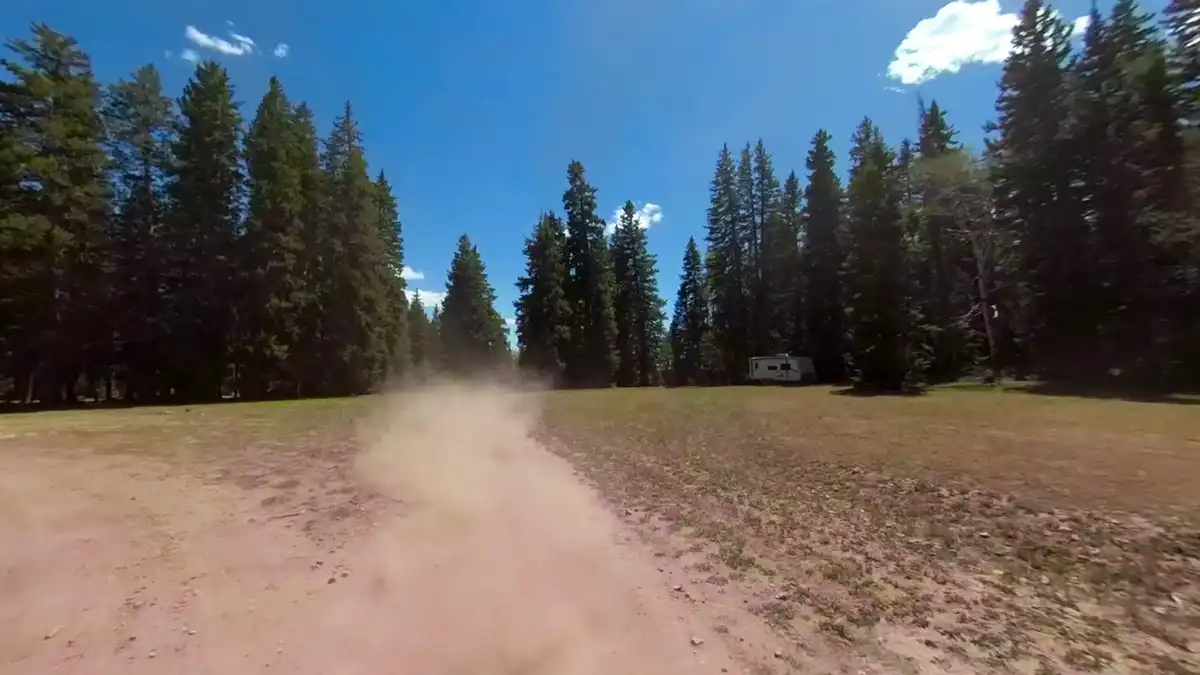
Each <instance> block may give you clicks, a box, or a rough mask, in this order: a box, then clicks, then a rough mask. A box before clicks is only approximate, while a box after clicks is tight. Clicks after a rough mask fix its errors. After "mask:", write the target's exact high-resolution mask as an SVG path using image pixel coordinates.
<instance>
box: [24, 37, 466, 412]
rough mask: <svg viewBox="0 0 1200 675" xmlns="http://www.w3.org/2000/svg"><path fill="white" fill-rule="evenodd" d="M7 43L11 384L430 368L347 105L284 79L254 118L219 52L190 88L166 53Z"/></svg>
mask: <svg viewBox="0 0 1200 675" xmlns="http://www.w3.org/2000/svg"><path fill="white" fill-rule="evenodd" d="M8 47H9V51H10V53H11V54H10V56H11V58H7V59H4V60H3V61H2V62H0V63H2V65H3V68H4V69H5V70H6V71H7V73H8V75H9V77H8V78H6V79H5V80H3V81H0V397H2V398H3V399H4V400H9V401H20V402H40V403H42V404H47V405H53V404H58V403H70V402H73V401H75V400H77V399H78V398H81V397H88V398H90V397H107V398H110V399H113V398H118V399H125V400H127V401H130V402H149V401H183V400H186V401H209V400H215V399H218V398H221V397H223V396H226V397H227V396H233V395H236V396H240V397H242V398H247V399H260V398H277V397H299V396H328V395H345V394H355V393H361V392H365V391H370V390H373V389H376V388H377V387H378V386H379V385H380V384H381V383H383V382H384V381H385V380H386V379H387V378H389V377H391V376H394V375H399V374H402V373H404V372H405V371H407V370H408V369H410V368H412V367H413V366H414V357H415V359H416V361H417V365H420V362H421V360H422V359H423V358H424V355H425V354H426V353H427V352H426V351H420V350H422V349H426V350H427V348H426V347H425V346H424V342H423V343H422V344H421V345H417V346H416V347H417V350H416V351H414V346H413V345H412V344H411V342H412V340H411V337H413V335H412V333H414V332H415V333H416V334H417V337H419V338H420V339H421V340H424V341H427V340H428V338H427V337H425V333H424V332H422V331H425V330H426V328H427V324H428V320H427V319H426V320H425V321H424V323H423V324H422V322H416V323H417V326H416V328H415V329H413V328H411V327H410V320H411V317H412V316H413V314H414V313H415V314H418V315H420V317H421V318H422V319H424V318H425V316H424V313H423V311H421V310H419V308H416V307H412V308H410V306H409V305H408V303H407V300H406V296H405V287H404V280H403V279H402V278H401V276H400V274H401V270H402V269H403V262H404V252H403V246H402V239H401V232H400V221H399V219H398V217H397V213H396V200H395V198H394V197H393V195H392V190H391V187H390V186H389V185H388V181H387V178H386V176H384V174H383V173H382V172H379V173H378V174H377V175H376V176H375V177H374V179H372V178H371V177H370V176H369V174H368V166H367V160H366V157H365V154H364V151H363V146H362V139H361V137H360V133H359V127H358V124H357V122H356V121H355V118H354V114H353V111H352V109H351V107H350V105H349V104H348V103H347V104H346V106H345V108H344V110H343V112H342V114H341V116H340V117H338V118H337V120H336V121H335V122H334V125H333V128H332V129H331V130H330V131H329V132H328V134H327V136H326V137H325V139H324V141H323V142H321V141H319V140H318V135H317V130H316V128H315V126H314V122H313V114H312V112H311V111H310V110H309V108H308V107H307V106H306V105H305V104H304V103H301V102H295V101H291V100H289V98H288V97H287V95H286V93H285V92H284V90H283V86H282V85H281V84H280V82H279V81H278V80H277V79H274V78H272V79H271V81H270V83H269V86H268V89H267V92H266V94H264V95H263V97H262V100H261V101H260V102H259V104H258V107H257V109H256V110H255V111H254V114H253V117H252V118H251V119H250V120H249V121H248V122H247V121H246V120H244V119H243V117H242V113H241V111H240V110H239V107H238V105H237V104H236V103H235V93H234V88H233V86H232V84H231V83H230V79H229V75H228V73H227V72H226V71H225V70H224V69H223V68H222V67H221V66H219V65H217V64H216V63H214V62H207V63H201V64H199V65H197V67H196V69H195V72H194V74H193V75H192V77H191V79H190V81H189V82H188V83H187V85H186V86H185V87H184V89H183V92H182V95H181V96H180V97H179V98H178V100H171V99H169V98H167V97H166V96H165V95H164V94H163V90H162V85H161V83H160V78H159V73H158V72H157V71H156V70H155V68H154V67H153V66H145V67H143V68H140V69H138V70H137V71H136V72H134V73H132V74H131V75H130V76H129V77H128V78H127V79H124V80H121V81H119V82H116V83H113V84H111V85H109V86H105V87H102V86H101V85H100V84H99V83H97V82H96V80H95V78H94V77H93V74H92V69H91V64H90V61H89V59H88V56H87V55H86V54H85V53H84V52H83V51H82V50H80V48H79V46H78V45H77V44H76V42H75V41H74V40H73V39H71V38H69V37H67V36H65V35H62V34H60V33H57V32H55V31H53V30H52V29H50V28H49V27H48V26H45V25H42V24H35V25H34V26H33V27H32V37H31V38H30V39H28V40H21V39H15V40H11V41H9V43H8ZM467 248H468V249H469V248H470V247H469V244H468V245H467ZM475 256H476V258H477V257H478V256H477V254H475ZM414 310H416V311H415V312H414ZM446 314H447V317H446V318H447V320H451V319H453V312H452V311H451V309H450V308H449V307H448V308H447V312H446Z"/></svg>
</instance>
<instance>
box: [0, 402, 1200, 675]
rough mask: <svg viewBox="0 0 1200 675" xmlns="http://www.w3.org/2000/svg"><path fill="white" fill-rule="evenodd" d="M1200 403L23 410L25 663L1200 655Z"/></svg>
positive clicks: (191, 666) (175, 669) (892, 664)
mask: <svg viewBox="0 0 1200 675" xmlns="http://www.w3.org/2000/svg"><path fill="white" fill-rule="evenodd" d="M1188 403H1189V401H1186V400H1184V401H1177V402H1164V403H1134V402H1125V401H1114V400H1099V399H1081V398H1072V397H1054V396H1042V395H1035V394H1031V393H1024V392H1016V391H1004V390H996V391H992V390H989V391H974V390H971V389H970V388H969V387H951V388H947V389H943V390H938V391H935V392H933V393H932V394H930V395H928V396H924V397H914V398H900V397H897V398H891V397H875V398H858V397H852V396H839V395H836V394H835V393H834V392H833V391H832V390H830V389H828V388H820V387H810V388H801V389H777V388H727V389H686V390H685V389H680V390H664V389H646V390H607V391H584V392H555V393H551V394H545V395H540V394H528V393H523V394H517V393H513V392H511V391H506V390H503V389H500V388H497V387H474V388H465V387H461V386H440V387H430V388H426V389H425V390H423V391H420V392H413V393H408V394H401V395H394V396H388V397H372V398H363V399H356V400H314V401H304V402H294V403H292V402H289V403H269V404H225V405H213V406H191V407H173V408H140V409H132V410H99V411H81V412H53V413H23V414H12V415H3V416H0V598H2V599H3V601H0V675H10V674H16V673H22V674H23V673H30V674H34V673H39V674H40V673H46V672H72V673H110V672H117V671H118V670H120V671H121V672H130V673H159V672H161V673H172V674H175V673H208V672H227V673H232V674H234V675H237V674H240V673H260V672H284V673H304V674H307V673H314V674H315V673H339V674H343V673H347V674H354V673H363V674H366V673H372V674H374V673H382V672H405V673H413V674H414V675H424V674H426V673H428V674H430V675H434V674H438V675H442V674H449V675H455V674H460V673H461V674H464V675H465V674H467V673H513V674H516V673H522V674H533V673H555V674H557V675H588V674H591V673H606V674H607V673H614V672H622V673H629V674H630V675H639V674H640V673H647V674H649V673H663V674H666V675H669V674H671V673H703V672H712V673H754V674H756V675H758V674H765V673H790V672H806V673H807V672H814V673H850V674H855V675H857V674H859V673H863V674H872V675H873V674H879V675H882V674H883V673H972V672H975V673H986V672H1018V673H1037V674H1038V675H1049V674H1051V673H1077V672H1078V673H1082V672H1092V671H1101V672H1129V673H1142V672H1144V673H1152V672H1153V673H1167V674H1179V673H1196V672H1200V408H1197V407H1195V406H1192V405H1188ZM564 459H565V460H567V461H563V460H564Z"/></svg>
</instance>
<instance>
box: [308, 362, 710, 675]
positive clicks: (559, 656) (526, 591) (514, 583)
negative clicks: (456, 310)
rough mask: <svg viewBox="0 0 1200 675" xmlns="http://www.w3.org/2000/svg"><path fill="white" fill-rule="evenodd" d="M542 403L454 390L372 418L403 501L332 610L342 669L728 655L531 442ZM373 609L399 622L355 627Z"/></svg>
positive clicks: (415, 397)
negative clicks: (354, 587)
mask: <svg viewBox="0 0 1200 675" xmlns="http://www.w3.org/2000/svg"><path fill="white" fill-rule="evenodd" d="M539 404H540V396H539V395H538V394H536V393H530V392H527V391H516V390H514V389H513V388H510V387H506V386H501V385H496V384H478V383H472V384H463V383H440V384H436V385H431V386H425V387H422V388H421V389H419V390H410V391H402V392H399V393H396V394H393V395H390V396H389V397H388V399H387V404H386V405H385V406H384V408H383V409H382V410H380V411H379V412H378V413H377V414H375V415H373V416H371V418H370V419H369V420H368V421H367V422H366V423H365V425H364V433H366V434H367V442H366V443H365V444H364V445H365V446H366V447H365V449H364V450H363V452H362V453H361V455H360V458H359V460H358V466H357V469H358V470H359V471H360V472H361V474H362V477H363V479H364V480H366V481H369V482H370V483H372V484H373V485H374V486H376V487H377V488H378V489H380V490H382V491H384V492H386V493H387V494H389V495H391V496H393V497H395V498H396V499H399V500H401V501H402V502H403V503H404V504H405V506H404V508H403V511H404V513H403V515H401V516H399V517H397V518H396V519H395V520H394V522H389V523H383V524H381V527H380V529H379V531H378V532H377V534H376V536H375V537H374V538H373V539H372V541H371V543H370V550H369V551H368V552H367V553H366V554H365V555H364V556H363V557H362V558H360V562H359V563H358V564H356V567H357V568H358V570H360V571H359V572H356V576H357V577H358V578H357V579H356V581H357V582H358V584H359V591H358V593H359V594H360V595H358V596H357V597H356V596H355V595H352V594H347V595H345V596H343V602H342V604H341V606H340V608H339V607H334V608H331V609H330V611H328V612H326V621H328V622H329V624H328V627H329V629H330V630H329V632H328V633H327V634H332V635H338V636H340V637H341V639H342V640H343V641H345V642H344V644H343V645H342V649H341V650H340V651H341V658H339V662H338V664H337V670H338V672H340V673H355V672H361V673H367V672H371V673H377V672H380V671H379V670H378V667H379V664H380V662H381V659H383V658H387V659H390V662H391V663H392V664H394V672H403V673H409V674H413V675H425V674H429V675H435V674H436V675H458V674H462V675H466V674H476V673H478V674H484V673H489V674H493V673H495V674H499V673H513V674H516V673H520V674H523V675H535V674H538V673H547V674H550V673H553V674H555V675H590V674H592V673H606V674H611V673H622V674H623V675H640V674H641V673H647V674H649V673H656V674H660V675H669V674H671V673H677V672H678V673H683V672H688V673H694V672H705V671H708V672H717V670H718V663H719V664H721V665H724V664H726V663H729V661H728V658H729V657H728V655H727V654H724V653H722V651H721V648H720V647H719V646H718V645H716V644H711V643H710V644H706V645H704V647H703V649H700V650H698V649H696V648H695V646H694V645H693V644H692V643H691V639H690V636H691V635H694V634H695V631H696V630H697V629H703V628H704V627H700V626H696V625H692V624H694V623H696V622H697V621H698V620H697V619H696V618H695V617H688V616H685V615H681V614H680V613H679V612H677V611H676V609H673V608H672V605H671V604H670V600H669V599H667V598H665V597H664V592H663V591H664V589H663V580H662V579H661V578H660V576H659V575H658V574H657V573H656V570H655V569H654V565H653V562H652V561H651V560H652V559H650V558H648V557H646V553H645V552H644V551H642V550H640V549H639V548H638V546H636V545H632V544H629V543H628V542H627V541H626V540H627V539H628V537H627V535H626V534H624V533H623V532H622V530H621V528H622V527H623V525H622V524H621V523H620V521H618V520H617V519H616V518H615V517H614V516H613V515H612V514H611V513H609V512H608V511H607V510H606V509H605V508H604V507H603V505H602V504H601V503H600V502H599V500H598V498H597V497H596V496H595V495H594V494H593V493H592V492H591V490H590V489H589V488H587V487H586V486H585V485H584V484H583V483H582V482H581V481H580V480H579V479H578V478H577V477H576V476H575V475H574V473H573V471H572V470H571V468H570V466H569V465H568V464H567V463H566V462H565V461H563V460H561V459H560V458H558V457H557V456H555V455H553V454H551V453H550V452H548V451H547V450H546V449H544V448H543V447H542V446H541V445H539V444H538V443H537V442H536V441H535V440H533V438H532V434H531V432H532V431H533V428H534V425H535V424H536V422H537V420H538V415H539V414H540V410H539V407H540V406H539ZM364 574H365V575H366V579H365V580H364V579H363V578H362V577H363V575H364ZM343 590H345V591H349V590H350V589H343ZM364 613H370V615H371V617H372V619H373V620H374V621H378V622H383V623H384V624H385V626H378V627H377V628H379V629H377V630H369V631H361V630H357V631H353V630H347V628H349V627H350V626H361V625H362V623H363V622H364V620H365V619H366V617H365V616H363V615H364ZM684 614H686V613H684ZM380 629H381V630H380ZM358 664H362V665H361V666H359V665H358ZM367 664H371V666H370V667H367ZM730 665H732V664H730ZM698 667H699V671H698V670H697V668H698ZM356 668H357V669H356ZM389 672H391V671H389Z"/></svg>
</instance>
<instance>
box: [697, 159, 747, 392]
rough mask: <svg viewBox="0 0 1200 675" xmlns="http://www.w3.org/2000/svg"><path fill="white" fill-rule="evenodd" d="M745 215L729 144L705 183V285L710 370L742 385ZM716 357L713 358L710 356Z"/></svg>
mask: <svg viewBox="0 0 1200 675" xmlns="http://www.w3.org/2000/svg"><path fill="white" fill-rule="evenodd" d="M743 222H744V214H743V209H742V206H741V198H740V196H739V190H738V179H737V168H736V166H735V164H734V160H733V155H732V154H731V153H730V152H729V148H728V146H725V147H723V148H721V153H720V155H719V156H718V158H717V168H716V170H715V171H714V173H713V179H712V183H711V184H710V186H709V208H708V229H707V233H706V235H705V239H706V241H707V244H708V252H707V260H706V270H705V271H706V284H707V286H708V295H709V301H710V302H711V303H712V310H711V350H710V356H711V359H710V361H709V362H708V364H707V367H708V368H709V369H711V372H712V376H713V378H714V382H715V383H720V384H740V383H741V382H743V381H744V380H745V373H746V364H747V363H748V359H749V357H750V356H751V354H750V344H749V335H750V330H749V319H750V314H749V311H748V309H747V304H748V302H747V301H748V299H749V298H750V294H749V292H748V288H747V273H746V270H747V266H746V265H745V257H746V253H745V251H746V249H745V247H744V245H743V242H744V233H743V230H742V229H741V225H742V224H743ZM712 359H715V360H712Z"/></svg>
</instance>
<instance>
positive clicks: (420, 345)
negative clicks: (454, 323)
mask: <svg viewBox="0 0 1200 675" xmlns="http://www.w3.org/2000/svg"><path fill="white" fill-rule="evenodd" d="M407 325H408V343H409V346H410V352H409V353H410V356H411V359H412V366H413V370H414V371H415V372H416V373H417V375H418V377H425V376H427V375H428V374H429V373H430V372H431V371H432V370H433V368H434V367H435V364H434V363H433V362H432V360H433V356H434V351H433V349H434V345H433V341H434V338H435V336H434V334H433V324H432V323H431V322H430V320H429V315H428V314H427V313H426V311H425V304H424V303H422V302H421V297H420V296H419V295H413V297H412V300H411V301H410V302H409V303H408V321H407Z"/></svg>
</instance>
